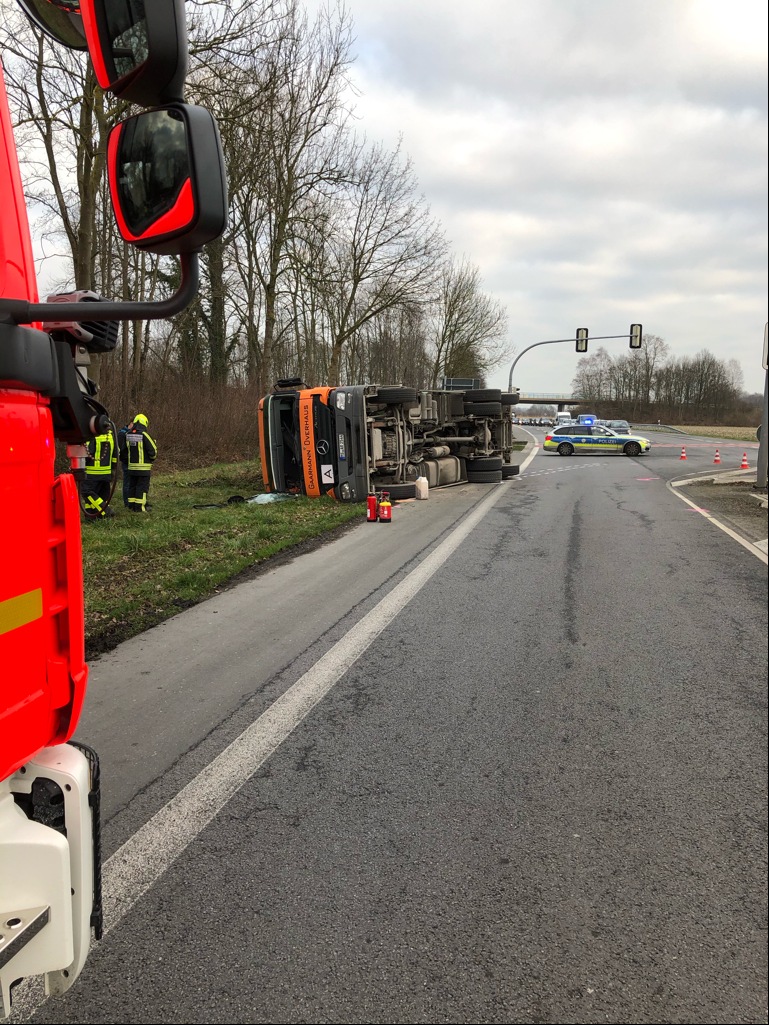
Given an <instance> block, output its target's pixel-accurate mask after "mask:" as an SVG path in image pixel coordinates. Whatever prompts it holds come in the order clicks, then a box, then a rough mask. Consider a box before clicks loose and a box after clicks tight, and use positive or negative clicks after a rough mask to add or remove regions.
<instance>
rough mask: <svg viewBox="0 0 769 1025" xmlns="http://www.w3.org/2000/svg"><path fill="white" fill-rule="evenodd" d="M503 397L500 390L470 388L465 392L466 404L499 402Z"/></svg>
mask: <svg viewBox="0 0 769 1025" xmlns="http://www.w3.org/2000/svg"><path fill="white" fill-rule="evenodd" d="M501 397H502V392H501V391H500V389H499V388H470V389H469V390H468V391H466V392H465V402H499V400H500V398H501Z"/></svg>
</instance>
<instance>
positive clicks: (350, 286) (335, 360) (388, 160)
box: [307, 143, 446, 384]
mask: <svg viewBox="0 0 769 1025" xmlns="http://www.w3.org/2000/svg"><path fill="white" fill-rule="evenodd" d="M354 168H355V170H354V175H353V178H352V180H351V181H350V182H349V184H348V186H347V188H346V189H345V191H344V193H340V194H339V195H338V197H337V199H336V202H335V204H334V207H333V212H332V215H331V217H330V218H329V224H328V238H327V240H326V247H325V255H324V262H323V265H322V266H321V267H318V268H314V269H311V268H308V269H307V270H308V273H309V272H312V273H313V274H314V277H315V282H316V286H317V287H318V288H319V289H320V290H321V291H322V294H323V302H324V304H325V307H326V310H327V314H328V319H329V324H330V328H331V335H332V355H331V364H330V366H329V378H328V380H329V383H332V384H334V383H338V381H339V374H340V370H341V365H342V354H343V351H344V348H345V346H346V345H348V344H349V343H350V342H351V341H352V340H353V339H354V337H355V334H356V332H358V331H359V330H360V329H361V328H362V327H363V326H364V325H365V324H366V323H368V321H370V320H372V319H373V318H374V317H377V316H378V315H379V314H380V313H383V312H384V311H385V310H390V309H394V308H396V307H399V306H402V305H404V304H408V303H414V302H427V301H428V300H429V298H430V297H431V295H432V294H433V291H434V287H435V283H436V278H437V273H438V268H439V267H440V265H441V262H442V261H443V259H444V256H445V253H446V240H445V237H444V235H443V232H442V230H441V228H440V226H439V224H438V222H437V221H435V220H434V219H433V217H432V216H431V214H430V210H429V207H428V206H427V204H426V202H425V201H424V198H423V197H422V196H421V195H419V194H418V193H417V182H416V178H415V176H414V173H413V170H412V167H411V164H410V162H409V161H404V160H403V159H402V157H401V154H400V147H399V146H398V147H396V148H395V149H394V150H393V151H391V152H388V151H386V150H385V149H384V147H383V146H381V145H376V146H374V147H371V148H369V147H367V145H366V144H365V143H360V144H357V145H356V147H355V151H354Z"/></svg>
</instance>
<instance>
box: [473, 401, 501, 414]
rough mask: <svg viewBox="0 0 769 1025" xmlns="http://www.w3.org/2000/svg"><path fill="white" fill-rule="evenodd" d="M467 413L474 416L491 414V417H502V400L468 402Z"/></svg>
mask: <svg viewBox="0 0 769 1025" xmlns="http://www.w3.org/2000/svg"><path fill="white" fill-rule="evenodd" d="M465 413H469V414H472V415H473V416H489V417H494V418H497V417H500V416H502V403H501V402H466V403H465Z"/></svg>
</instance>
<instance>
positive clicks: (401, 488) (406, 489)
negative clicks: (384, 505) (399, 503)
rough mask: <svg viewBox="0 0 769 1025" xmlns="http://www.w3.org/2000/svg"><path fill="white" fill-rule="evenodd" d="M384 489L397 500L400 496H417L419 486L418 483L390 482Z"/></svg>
mask: <svg viewBox="0 0 769 1025" xmlns="http://www.w3.org/2000/svg"><path fill="white" fill-rule="evenodd" d="M382 490H383V491H387V492H388V493H389V495H390V498H392V499H393V500H397V499H399V498H416V494H417V486H416V484H388V485H387V486H386V487H383V488H382Z"/></svg>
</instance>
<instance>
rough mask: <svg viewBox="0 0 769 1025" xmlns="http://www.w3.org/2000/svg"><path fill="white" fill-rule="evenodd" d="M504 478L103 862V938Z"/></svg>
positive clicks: (37, 999) (482, 509) (394, 611)
mask: <svg viewBox="0 0 769 1025" xmlns="http://www.w3.org/2000/svg"><path fill="white" fill-rule="evenodd" d="M535 452H536V449H535ZM534 454H535V453H532V454H531V456H530V457H529V458H528V459H527V460H526V462H525V463H524V464H523V467H525V466H528V464H529V463H530V462H531V460H532V459H533V458H534ZM506 483H510V482H509V481H506V482H503V483H502V484H500V485H497V486H496V487H495V488H494V489H493V490H492V492H491V494H489V495H487V496H486V497H485V498H484V499H483V500H482V501H481V502H479V504H478V505H477V506H476V507H475V509H474V510H473V511H472V512H471V513H470V514H469V515H468V516H467V517H466V519H464V520H463V521H462V523H461V524H460V525H459V526H458V527H456V528H455V530H453V531H452V532H451V534H449V536H448V537H446V538H445V539H444V540H443V541H442V542H441V543H440V544H439V545H438V547H437V548H436V549H435V550H434V551H433V552H431V553H430V554H429V555H428V556H426V558H425V559H423V561H422V562H421V563H420V564H419V565H418V566H417V567H416V568H415V569H413V570H412V571H411V573H409V575H408V576H407V577H405V578H404V579H403V580H402V581H401V582H400V583H399V584H396V586H395V587H394V588H393V589H392V591H390V593H389V594H387V595H385V597H384V598H382V600H381V601H380V602H379V603H378V604H377V605H375V606H374V608H373V609H371V610H370V611H369V612H368V613H366V615H365V616H364V617H363V618H362V619H361V620H360V621H359V622H358V623H357V624H356V625H355V626H354V627H352V629H351V630H350V631H349V632H348V633H347V634H345V636H344V637H343V638H341V640H339V641H337V643H336V644H335V645H334V646H333V647H332V648H330V649H329V650H328V651H327V652H326V654H325V655H323V656H321V658H319V659H318V661H317V662H316V663H315V665H314V666H313V667H312V668H311V669H309V670H308V671H307V672H306V673H305V674H304V675H303V676H301V677H300V678H299V679H298V680H297V681H296V683H294V684H293V685H292V686H291V687H289V689H288V690H287V691H286V692H285V693H284V694H283V695H282V696H281V697H279V698H278V700H277V701H275V702H274V704H272V705H271V706H270V707H269V708H268V709H267V710H266V711H265V712H263V713H262V715H260V716H259V718H258V719H257V720H256V721H255V722H253V723H252V724H251V726H249V727H248V728H247V729H245V730H244V731H243V733H241V734H240V736H239V737H237V738H236V739H235V740H234V741H233V742H232V743H231V744H230V745H229V747H226V748H225V749H224V751H222V752H221V754H219V755H218V756H217V757H216V758H215V759H214V760H213V761H212V762H211V763H210V764H209V765H208V766H206V768H205V769H203V770H202V771H201V772H200V773H199V774H198V775H197V776H196V777H195V779H193V780H190V782H189V783H188V784H187V785H186V786H185V787H184V788H183V789H182V790H180V791H179V793H178V794H177V795H176V797H174V798H172V799H171V800H170V801H169V802H168V804H166V805H165V806H164V807H163V808H161V809H160V811H158V812H157V813H156V814H155V815H153V817H152V818H151V819H150V820H149V821H148V822H147V823H145V825H144V826H142V827H141V829H139V830H138V831H137V832H136V833H135V834H134V835H133V836H132V837H131V839H130V840H127V841H126V843H124V844H123V846H122V847H121V848H120V849H119V850H117V851H116V852H115V853H114V854H113V855H112V857H111V858H109V859H108V860H107V861H106V862H105V863H104V868H103V873H102V891H103V903H104V935H105V936H106V934H107V933H108V932H109V931H110V930H111V929H114V928H115V926H116V925H118V924H119V923H120V921H121V920H122V918H123V917H124V916H125V915H126V914H128V912H129V911H130V910H131V908H132V907H133V906H134V905H135V904H136V902H137V901H138V900H139V899H140V898H141V897H142V896H143V895H144V894H145V893H146V892H147V891H148V890H149V889H150V888H151V887H152V886H153V885H154V884H155V883H156V882H157V881H158V880H159V879H160V877H161V876H162V875H163V874H164V873H165V872H166V871H167V870H168V869H169V868H170V867H171V865H172V864H173V863H174V861H175V860H176V859H177V858H178V857H179V856H180V855H182V854H183V853H184V851H185V850H186V849H187V847H189V845H190V844H191V843H192V842H193V840H195V838H196V837H197V836H198V834H199V833H201V832H202V831H203V830H204V829H205V828H206V826H207V825H208V824H209V823H210V822H211V821H212V820H213V819H214V818H215V817H216V816H217V815H218V814H219V812H220V811H221V810H222V808H223V807H224V806H225V805H226V803H227V802H228V801H229V800H230V798H231V797H233V796H234V794H236V793H237V791H238V790H239V789H240V788H241V787H242V786H243V784H244V783H245V782H246V781H247V780H248V779H250V778H251V776H253V774H254V773H255V772H256V771H257V769H259V768H260V766H261V765H262V764H263V763H264V762H265V761H266V760H267V759H268V758H269V757H270V755H271V754H273V752H274V751H276V750H277V749H278V748H279V747H280V745H281V744H282V743H283V741H284V740H286V738H287V737H288V736H290V734H291V733H292V732H293V730H294V729H296V727H297V726H298V725H299V724H300V723H301V722H302V720H303V719H304V718H305V717H306V716H307V715H308V714H309V712H311V711H312V709H313V708H314V707H315V705H317V704H318V702H319V701H320V700H321V699H322V698H323V697H325V695H326V694H327V693H328V692H329V691H330V690H331V689H332V688H333V687H334V685H335V684H336V683H337V682H338V681H339V680H340V679H341V677H342V676H343V675H344V673H346V672H347V670H348V669H350V667H351V666H352V665H354V663H355V662H356V661H357V660H358V659H359V658H360V657H361V655H362V654H363V653H364V652H365V651H366V649H367V648H368V647H369V645H371V644H372V642H373V641H374V640H376V638H377V637H378V636H379V634H380V633H381V632H382V631H383V630H384V629H385V627H387V626H388V625H389V624H390V623H391V622H392V621H393V619H395V617H396V616H397V615H398V613H399V612H401V610H402V609H403V608H404V607H405V606H406V605H407V604H408V602H410V601H411V599H412V598H413V597H414V596H415V595H416V594H418V592H419V591H420V590H421V589H422V588H423V587H424V586H425V584H426V583H427V582H428V580H430V578H431V577H432V576H433V575H434V574H435V573H436V572H437V571H438V570H439V569H440V568H441V566H442V565H443V564H444V563H445V561H446V560H447V559H448V558H449V556H450V555H451V554H452V553H453V552H454V551H455V550H456V549H457V548H458V547H459V545H460V544H461V543H462V542H463V541H464V540H465V538H466V537H467V536H468V534H470V533H471V532H472V531H473V530H474V529H475V527H476V526H477V525H478V523H480V521H481V520H482V519H483V518H484V516H486V514H487V513H488V512H489V510H490V509H491V508H492V507H493V506H494V505H496V503H497V502H498V501H499V500H500V498H502V496H503V495H504V494H506V493H507V490H508V489H507V488H506V487H505V486H504V485H505V484H506ZM45 999H46V997H45V995H44V994H43V993H42V992H41V987H40V985H39V980H36V979H30V980H28V982H25V983H24V984H22V985H21V986H19V987H18V989H17V990H16V992H15V994H14V1004H13V1012H12V1015H11V1018H10V1020H11V1021H25V1020H26V1019H27V1017H28V1016H30V1015H32V1014H34V1012H35V1011H36V1010H37V1008H38V1007H39V1006H40V1004H42V1003H43V1002H44V1001H45Z"/></svg>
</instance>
